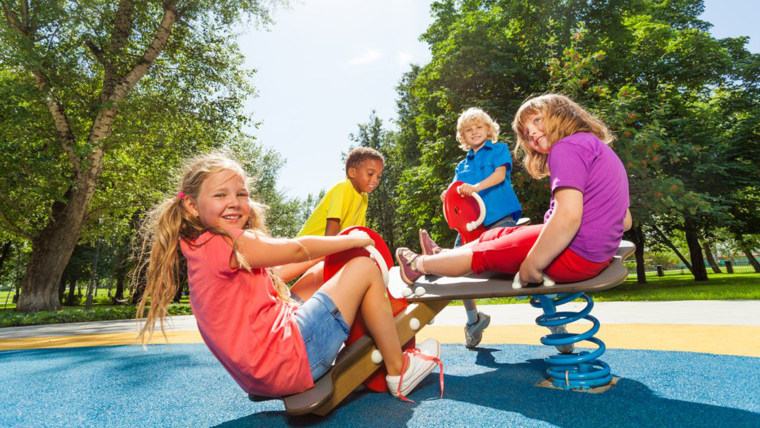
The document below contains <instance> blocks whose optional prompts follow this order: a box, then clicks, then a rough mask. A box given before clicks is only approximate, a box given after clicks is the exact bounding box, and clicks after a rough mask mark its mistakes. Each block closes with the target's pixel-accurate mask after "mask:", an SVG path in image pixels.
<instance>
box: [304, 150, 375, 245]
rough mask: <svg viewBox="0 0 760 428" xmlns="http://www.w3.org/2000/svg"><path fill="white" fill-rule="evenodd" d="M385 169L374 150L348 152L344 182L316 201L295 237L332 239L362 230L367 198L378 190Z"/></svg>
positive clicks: (340, 182) (364, 221)
mask: <svg viewBox="0 0 760 428" xmlns="http://www.w3.org/2000/svg"><path fill="white" fill-rule="evenodd" d="M384 165H385V159H384V158H383V155H382V154H381V153H380V152H378V151H377V150H375V149H371V148H369V147H358V148H356V149H353V150H351V152H350V153H349V154H348V157H347V158H346V178H345V179H343V180H341V181H339V182H338V183H337V184H335V185H334V186H333V187H332V188H330V190H329V191H328V192H327V194H326V195H325V196H324V197H323V198H322V200H320V201H319V204H317V207H316V208H314V212H313V213H311V216H309V219H308V220H306V223H304V225H303V227H302V228H301V231H300V232H298V235H297V236H304V235H325V236H332V235H337V234H338V233H339V232H340V231H341V230H343V229H345V228H347V227H351V226H364V225H365V223H366V214H367V203H368V201H369V194H370V193H371V192H372V191H373V190H375V188H377V185H378V184H379V182H380V178H381V177H382V175H383V167H384Z"/></svg>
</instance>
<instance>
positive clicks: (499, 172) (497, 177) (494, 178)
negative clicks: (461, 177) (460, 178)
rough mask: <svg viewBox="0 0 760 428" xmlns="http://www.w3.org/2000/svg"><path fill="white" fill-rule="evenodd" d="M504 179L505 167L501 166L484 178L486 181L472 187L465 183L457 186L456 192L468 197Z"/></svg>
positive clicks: (505, 175) (505, 174)
mask: <svg viewBox="0 0 760 428" xmlns="http://www.w3.org/2000/svg"><path fill="white" fill-rule="evenodd" d="M506 177H507V167H506V166H504V165H502V166H500V167H498V168H496V169H495V170H494V171H493V173H492V174H491V175H489V176H488V177H486V179H485V180H483V181H481V182H480V183H476V184H474V185H472V184H466V183H465V184H463V185H461V186H459V189H458V191H459V194H460V195H463V196H470V195H472V194H473V192H480V191H483V190H486V189H488V188H489V187H493V186H495V185H497V184H499V183H501V182H502V181H504V179H505V178H506Z"/></svg>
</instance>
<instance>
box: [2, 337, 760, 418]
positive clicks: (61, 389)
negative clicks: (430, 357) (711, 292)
mask: <svg viewBox="0 0 760 428" xmlns="http://www.w3.org/2000/svg"><path fill="white" fill-rule="evenodd" d="M549 352H550V351H549V349H548V348H547V347H542V346H528V345H492V346H491V347H488V348H479V349H477V350H475V351H468V350H466V349H465V348H464V347H463V346H461V345H444V346H443V360H444V364H445V367H444V369H445V373H446V376H445V385H446V386H445V391H444V398H443V399H440V398H439V395H440V390H439V386H438V376H437V375H435V376H430V377H428V378H427V379H426V380H425V381H424V382H423V383H422V384H421V387H420V388H419V389H418V390H417V391H415V392H414V393H413V394H411V395H410V397H409V398H411V399H413V400H415V403H405V402H402V401H399V400H396V399H393V398H391V397H390V396H389V395H387V394H379V393H371V392H363V391H360V392H356V393H354V394H352V395H351V396H349V397H348V399H347V400H346V401H345V402H344V403H343V404H342V405H341V406H340V407H338V408H337V409H336V410H335V411H334V412H332V413H331V414H330V415H328V416H326V417H324V418H321V417H316V416H306V417H289V416H288V415H287V414H286V413H285V412H284V407H283V405H282V402H280V401H279V400H273V401H267V402H261V403H254V402H251V401H249V400H248V399H247V397H246V395H245V394H244V393H243V392H242V391H241V390H240V389H239V387H238V386H237V385H236V384H235V383H234V381H232V379H231V378H230V377H229V376H228V375H227V373H226V372H225V371H224V369H223V368H222V367H221V365H219V364H218V363H217V362H216V360H214V358H213V356H211V354H210V353H209V352H208V350H207V349H206V348H205V347H204V346H203V345H174V346H171V347H169V348H167V347H165V346H151V347H149V348H148V350H143V349H142V348H140V347H139V346H118V347H98V348H70V349H49V350H26V351H4V352H0V384H2V385H3V386H4V388H3V389H2V390H0V402H2V403H4V404H3V406H2V407H3V410H2V412H0V426H16V425H25V426H30V425H31V426H40V425H44V426H62V425H97V426H104V425H107V426H135V425H137V426H145V425H149V426H157V425H160V426H221V427H236V426H259V425H265V426H288V425H289V426H303V425H328V424H329V425H330V426H356V425H357V424H361V425H362V426H385V427H387V426H403V425H415V426H420V425H432V426H441V425H446V426H449V425H453V426H463V425H475V426H477V425H521V426H525V425H554V426H567V427H570V426H573V427H577V426H581V427H584V426H609V425H614V426H632V427H633V426H637V427H638V426H732V428H733V427H741V426H752V427H757V426H760V398H758V397H760V382H759V380H760V359H759V358H751V357H733V356H718V355H710V354H694V353H686V352H655V351H633V350H608V352H607V353H606V354H605V355H604V357H603V359H604V360H605V361H606V362H607V363H609V364H610V366H611V367H612V370H613V373H614V374H615V375H616V376H620V377H621V378H622V379H621V380H620V381H619V382H618V384H617V385H616V386H614V387H613V388H612V389H611V390H609V391H607V392H605V393H603V394H586V393H579V392H572V391H563V390H556V389H548V388H541V387H537V386H535V385H536V384H537V383H538V382H540V381H541V380H542V379H543V371H544V369H545V364H544V363H543V360H542V359H543V358H544V357H545V356H547V355H548V354H549Z"/></svg>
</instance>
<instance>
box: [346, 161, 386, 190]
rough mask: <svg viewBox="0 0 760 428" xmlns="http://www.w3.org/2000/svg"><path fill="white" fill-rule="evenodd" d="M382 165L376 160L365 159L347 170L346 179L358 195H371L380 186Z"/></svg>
mask: <svg viewBox="0 0 760 428" xmlns="http://www.w3.org/2000/svg"><path fill="white" fill-rule="evenodd" d="M383 166H384V165H383V163H382V162H381V161H380V160H378V159H367V160H365V161H362V162H361V163H359V165H358V166H356V167H351V168H348V179H349V180H351V184H352V185H353V186H354V189H356V191H357V192H359V193H367V194H369V193H371V192H372V191H373V190H375V189H376V188H377V186H378V185H379V184H380V178H382V176H383Z"/></svg>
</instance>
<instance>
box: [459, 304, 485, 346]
mask: <svg viewBox="0 0 760 428" xmlns="http://www.w3.org/2000/svg"><path fill="white" fill-rule="evenodd" d="M489 324H491V316H490V315H488V314H484V313H483V312H478V320H477V321H475V322H474V323H472V324H465V326H464V346H466V347H467V349H473V348H475V347H476V346H478V344H479V343H480V341H481V340H482V339H483V330H485V329H486V327H488V325H489Z"/></svg>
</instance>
